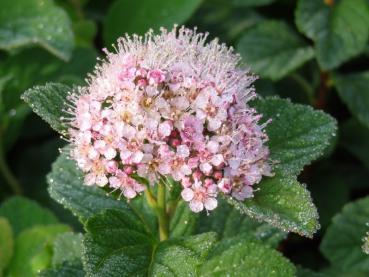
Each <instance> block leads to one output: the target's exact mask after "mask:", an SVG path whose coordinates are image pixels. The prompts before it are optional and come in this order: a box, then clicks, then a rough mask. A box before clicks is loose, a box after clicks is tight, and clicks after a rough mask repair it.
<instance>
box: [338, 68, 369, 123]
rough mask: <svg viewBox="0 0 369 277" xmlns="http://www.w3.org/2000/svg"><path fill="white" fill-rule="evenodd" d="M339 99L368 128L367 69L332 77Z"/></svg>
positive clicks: (368, 89) (368, 72)
mask: <svg viewBox="0 0 369 277" xmlns="http://www.w3.org/2000/svg"><path fill="white" fill-rule="evenodd" d="M334 82H335V85H336V87H337V90H338V93H339V96H340V97H341V100H342V101H343V102H344V103H345V104H346V105H347V107H348V108H349V110H350V112H351V113H352V114H353V115H354V116H355V117H356V118H357V119H358V120H359V121H360V122H361V123H362V124H364V125H365V126H366V127H368V128H369V109H368V106H369V88H368V82H369V71H366V72H362V73H354V74H349V75H338V76H335V78H334Z"/></svg>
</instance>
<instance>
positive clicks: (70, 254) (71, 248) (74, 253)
mask: <svg viewBox="0 0 369 277" xmlns="http://www.w3.org/2000/svg"><path fill="white" fill-rule="evenodd" d="M81 247H82V234H75V233H72V232H70V233H63V234H60V235H58V236H57V237H56V238H55V241H54V245H53V259H52V264H53V267H58V266H62V265H63V264H64V263H69V264H74V263H78V262H79V263H80V262H81V251H82V248H81Z"/></svg>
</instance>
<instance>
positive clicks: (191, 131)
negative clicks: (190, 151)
mask: <svg viewBox="0 0 369 277" xmlns="http://www.w3.org/2000/svg"><path fill="white" fill-rule="evenodd" d="M180 124H181V126H180V129H179V130H180V135H181V138H182V140H183V142H185V143H189V144H192V143H194V144H199V143H201V142H202V141H203V140H204V136H203V132H204V125H203V123H202V122H201V120H199V119H197V118H196V117H194V116H190V115H189V116H186V117H185V118H184V119H183V120H182V121H181V123H180Z"/></svg>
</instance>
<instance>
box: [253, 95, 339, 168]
mask: <svg viewBox="0 0 369 277" xmlns="http://www.w3.org/2000/svg"><path fill="white" fill-rule="evenodd" d="M253 106H254V107H255V108H256V110H257V111H258V112H259V113H261V114H263V119H264V120H268V119H272V122H271V123H269V124H268V125H267V127H266V132H267V134H268V136H269V142H268V145H269V149H270V154H271V158H272V160H274V161H275V162H276V165H275V171H281V172H283V173H286V174H291V175H296V174H298V173H300V172H301V170H302V169H303V167H304V166H305V165H308V164H310V163H311V162H312V161H313V160H315V159H317V158H318V157H319V156H320V155H322V152H323V150H324V149H325V148H326V147H327V146H328V144H329V141H330V139H331V137H332V136H334V135H335V132H336V128H337V126H336V121H335V119H333V118H332V117H331V116H329V115H328V114H326V113H324V112H322V111H317V110H313V109H312V108H311V107H310V106H306V105H299V104H293V103H291V102H290V101H288V100H283V99H279V98H265V99H261V100H257V101H255V102H254V103H253Z"/></svg>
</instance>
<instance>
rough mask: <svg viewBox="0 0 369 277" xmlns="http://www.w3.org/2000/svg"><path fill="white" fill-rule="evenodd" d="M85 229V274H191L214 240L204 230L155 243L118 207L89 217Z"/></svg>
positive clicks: (137, 223)
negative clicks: (198, 233)
mask: <svg viewBox="0 0 369 277" xmlns="http://www.w3.org/2000/svg"><path fill="white" fill-rule="evenodd" d="M112 226H114V227H112ZM86 230H87V234H86V235H85V238H84V241H83V247H84V250H83V262H84V267H85V269H86V271H87V274H88V275H89V276H189V275H190V276H191V275H193V274H194V272H195V271H196V267H197V266H198V265H199V264H201V262H202V261H203V260H204V259H205V257H206V255H207V253H208V251H209V250H210V248H211V247H212V245H213V243H214V241H215V236H214V233H205V234H201V235H197V236H192V237H184V238H178V239H169V240H166V241H163V242H158V241H157V239H156V238H154V237H153V236H152V234H151V233H150V232H149V231H148V228H147V226H145V225H144V223H143V222H142V221H140V219H139V218H138V217H137V216H135V215H132V214H131V213H128V212H122V211H118V210H106V211H105V212H103V213H101V214H98V215H95V216H94V217H92V218H90V219H89V220H88V222H87V225H86Z"/></svg>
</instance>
